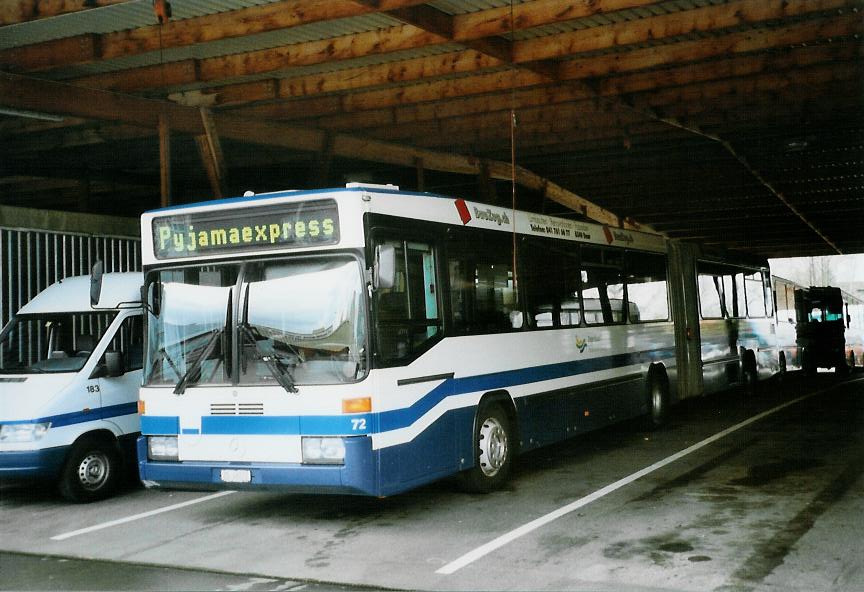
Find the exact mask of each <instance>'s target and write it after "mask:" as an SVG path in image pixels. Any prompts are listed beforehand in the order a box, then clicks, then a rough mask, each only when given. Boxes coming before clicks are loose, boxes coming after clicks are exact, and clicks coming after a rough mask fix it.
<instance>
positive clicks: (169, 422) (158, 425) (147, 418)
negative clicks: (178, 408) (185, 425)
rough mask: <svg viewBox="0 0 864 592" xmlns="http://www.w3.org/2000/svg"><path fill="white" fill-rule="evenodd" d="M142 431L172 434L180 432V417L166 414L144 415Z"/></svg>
mask: <svg viewBox="0 0 864 592" xmlns="http://www.w3.org/2000/svg"><path fill="white" fill-rule="evenodd" d="M141 433H142V434H152V435H172V434H178V433H180V418H179V417H176V416H174V417H172V416H165V415H142V416H141Z"/></svg>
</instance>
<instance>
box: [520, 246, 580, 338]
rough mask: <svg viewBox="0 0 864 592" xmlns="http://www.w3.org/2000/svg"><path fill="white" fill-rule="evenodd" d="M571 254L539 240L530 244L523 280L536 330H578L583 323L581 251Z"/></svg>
mask: <svg viewBox="0 0 864 592" xmlns="http://www.w3.org/2000/svg"><path fill="white" fill-rule="evenodd" d="M568 251H569V252H568ZM568 251H565V250H559V249H558V248H556V247H555V245H553V244H550V242H549V241H546V240H543V239H538V238H532V239H531V240H529V241H528V243H527V248H526V257H525V260H526V262H525V266H524V271H523V272H522V278H523V279H524V282H525V285H526V286H527V292H528V294H527V298H528V311H529V315H528V319H529V322H530V323H531V326H532V327H535V328H538V329H542V328H546V327H578V326H579V324H580V323H581V322H582V309H581V307H580V305H579V298H578V294H579V292H578V289H579V286H578V281H579V259H578V257H577V254H578V250H576V249H572V248H570V249H568Z"/></svg>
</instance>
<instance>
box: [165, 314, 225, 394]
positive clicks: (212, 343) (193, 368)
mask: <svg viewBox="0 0 864 592" xmlns="http://www.w3.org/2000/svg"><path fill="white" fill-rule="evenodd" d="M224 331H225V328H224V327H223V328H221V329H213V330H212V331H210V337H209V338H208V339H207V342H206V343H205V344H204V346H203V347H202V348H201V350H200V352H201V353H199V354H198V356H197V357H196V358H195V359H194V360H192V363H191V364H189V367H188V368H186V373H185V374H183V376H182V377H181V378H180V381H179V382H178V383H177V385H176V386H175V387H174V394H175V395H182V394H183V393H184V392H186V387H187V386H189V382H190V381H191V379H192V377H193V376H195V374H196V373H197V372H198V369H199V368H200V367H201V364H202V363H203V362H204V360H206V359H207V357H208V356H209V355H210V352H212V351H213V348H214V347H216V342H217V341H218V339H219V337H220V336H221V335H222V333H224ZM203 335H207V333H202V336H203ZM196 382H197V379H196Z"/></svg>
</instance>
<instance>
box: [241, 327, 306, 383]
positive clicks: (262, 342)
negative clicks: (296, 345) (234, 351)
mask: <svg viewBox="0 0 864 592" xmlns="http://www.w3.org/2000/svg"><path fill="white" fill-rule="evenodd" d="M239 327H240V331H241V332H242V333H243V335H244V336H245V337H246V338H248V340H249V341H251V342H252V345H253V346H254V347H255V351H257V352H258V355H259V356H260V357H261V361H263V362H264V364H265V365H266V366H267V369H268V370H270V374H272V375H273V378H275V379H276V381H277V382H278V383H279V385H280V386H281V387H282V388H284V389H285V390H286V391H288V392H289V393H296V392H298V391H297V387H296V386H294V375H293V373H292V372H291V370H292V369H293V368H294V367H296V366H297V364H296V362H295V363H294V364H288V363H286V362H284V361H283V360H282V358H280V357H279V354H277V353H276V350H275V349H274V348H273V346H272V345H270V344H269V343H267V339H265V338H264V337H262V336H261V335H260V333H258V331H257V330H255V329H253V327H252V326H251V325H250V324H249V323H240V325H239ZM291 355H293V356H294V357H295V358H296V359H297V360H298V361H299V360H300V359H301V358H300V354H299V352H297V351H296V350H294V349H293V348H292V351H291Z"/></svg>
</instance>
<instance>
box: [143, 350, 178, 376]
mask: <svg viewBox="0 0 864 592" xmlns="http://www.w3.org/2000/svg"><path fill="white" fill-rule="evenodd" d="M167 347H168V346H167V345H164V346H162V347H160V348H159V349H158V350H157V351H156V355H155V356H153V362H151V364H150V371H149V372H148V374H152V373H153V371H154V370H155V369H156V364H158V363H159V362H161V361H162V360H163V359H164V360H165V361H166V362H168V366H169V367H170V368H171V370H172V371H173V372H174V374H175V375H176V376H177V378H180V370H178V369H177V364H175V363H174V360H173V359H171V356H169V355H168V350H167V349H166V348H167Z"/></svg>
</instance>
